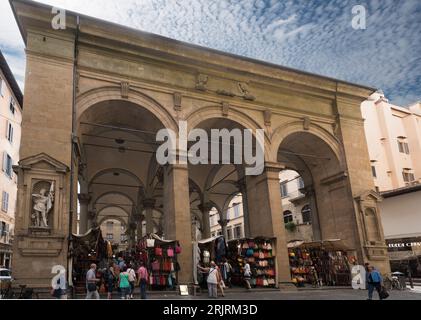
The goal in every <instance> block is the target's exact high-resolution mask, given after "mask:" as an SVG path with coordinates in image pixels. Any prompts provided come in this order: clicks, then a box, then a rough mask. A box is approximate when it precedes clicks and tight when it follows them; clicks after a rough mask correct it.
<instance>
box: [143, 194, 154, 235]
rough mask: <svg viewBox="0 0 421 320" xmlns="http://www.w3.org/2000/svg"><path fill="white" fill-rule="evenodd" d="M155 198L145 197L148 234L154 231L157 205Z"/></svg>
mask: <svg viewBox="0 0 421 320" xmlns="http://www.w3.org/2000/svg"><path fill="white" fill-rule="evenodd" d="M155 203H156V200H155V199H145V200H143V208H144V209H145V219H146V234H151V233H153V226H154V224H153V209H154V207H155Z"/></svg>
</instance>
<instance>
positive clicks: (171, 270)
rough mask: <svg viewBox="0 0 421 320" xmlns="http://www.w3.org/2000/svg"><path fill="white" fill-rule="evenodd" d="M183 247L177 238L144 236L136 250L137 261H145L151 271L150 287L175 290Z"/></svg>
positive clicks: (153, 235) (154, 235)
mask: <svg viewBox="0 0 421 320" xmlns="http://www.w3.org/2000/svg"><path fill="white" fill-rule="evenodd" d="M179 253H181V247H180V244H179V242H178V241H176V240H164V239H162V238H160V237H159V236H157V235H156V234H151V235H147V236H145V237H144V238H142V239H141V240H140V241H139V243H138V245H137V250H136V255H135V259H136V263H139V262H143V263H144V264H145V266H146V268H147V269H148V272H149V289H151V290H161V291H162V290H175V288H176V285H177V282H178V280H177V279H178V272H179V271H180V265H179V263H178V262H177V255H178V254H179Z"/></svg>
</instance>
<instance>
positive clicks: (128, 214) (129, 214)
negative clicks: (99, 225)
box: [96, 204, 131, 218]
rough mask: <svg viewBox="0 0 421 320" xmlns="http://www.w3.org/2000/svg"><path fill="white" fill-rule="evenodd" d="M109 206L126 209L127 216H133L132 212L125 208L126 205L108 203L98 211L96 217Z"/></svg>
mask: <svg viewBox="0 0 421 320" xmlns="http://www.w3.org/2000/svg"><path fill="white" fill-rule="evenodd" d="M108 208H118V209H120V210H122V211H124V212H125V213H126V214H127V218H130V216H131V212H128V211H127V210H126V209H124V207H122V206H119V205H116V204H107V205H105V206H104V207H102V208H101V209H99V210H98V212H97V213H96V218H98V217H99V216H100V215H101V212H102V211H104V210H106V209H108Z"/></svg>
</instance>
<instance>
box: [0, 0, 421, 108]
mask: <svg viewBox="0 0 421 320" xmlns="http://www.w3.org/2000/svg"><path fill="white" fill-rule="evenodd" d="M37 1H39V2H43V3H47V4H50V5H55V6H58V7H64V8H67V9H69V10H72V11H77V12H80V13H82V14H86V15H90V16H94V17H97V18H101V19H104V20H109V21H112V22H116V23H120V24H123V25H127V26H130V27H134V28H138V29H141V30H144V31H147V32H152V33H157V34H161V35H164V36H168V37H171V38H175V39H178V40H182V41H187V42H191V43H195V44H199V45H203V46H208V47H212V48H215V49H219V50H223V51H228V52H231V53H235V54H240V55H245V56H249V57H252V58H257V59H260V60H266V61H270V62H274V63H278V64H281V65H285V66H288V67H292V68H298V69H303V70H305V71H309V72H314V73H317V74H323V75H327V76H331V77H334V78H339V79H343V80H347V81H352V82H356V83H361V84H367V85H371V86H375V87H378V88H382V89H383V90H384V91H385V93H386V95H388V96H389V98H391V100H392V102H393V99H396V100H397V101H401V103H404V104H406V103H407V102H406V101H408V102H409V100H408V99H411V100H413V99H414V98H415V97H417V96H418V99H419V98H420V97H421V92H420V87H421V79H420V75H421V63H420V55H421V54H420V52H421V44H420V41H419V35H418V33H419V30H421V19H419V12H420V11H421V4H420V2H419V1H415V0H414V1H413V0H402V1H399V2H396V1H393V0H383V1H378V0H376V1H375V0H369V1H368V0H365V1H364V0H362V1H359V3H358V4H362V5H364V6H366V7H367V13H368V20H367V29H366V30H353V29H352V27H351V19H352V13H351V9H352V6H353V5H355V4H356V2H355V1H353V0H347V1H342V0H334V1H321V2H316V1H315V2H308V1H306V0H303V1H278V0H247V1H228V0H215V1H208V0H120V1H114V0H90V1H87V0H37ZM0 3H1V4H0V10H1V11H0V12H1V19H0V47H1V49H2V50H3V51H5V52H6V56H7V59H8V61H9V63H10V64H11V67H12V69H13V70H14V72H15V73H16V74H18V75H19V77H22V76H23V71H24V67H23V65H24V62H23V54H22V53H21V54H20V55H17V54H18V53H19V52H23V51H22V49H23V44H22V41H21V39H20V35H19V32H18V30H17V27H16V23H15V22H14V18H13V15H12V14H11V11H10V8H9V7H8V1H0ZM417 12H418V14H417Z"/></svg>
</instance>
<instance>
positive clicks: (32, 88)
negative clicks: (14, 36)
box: [11, 0, 389, 288]
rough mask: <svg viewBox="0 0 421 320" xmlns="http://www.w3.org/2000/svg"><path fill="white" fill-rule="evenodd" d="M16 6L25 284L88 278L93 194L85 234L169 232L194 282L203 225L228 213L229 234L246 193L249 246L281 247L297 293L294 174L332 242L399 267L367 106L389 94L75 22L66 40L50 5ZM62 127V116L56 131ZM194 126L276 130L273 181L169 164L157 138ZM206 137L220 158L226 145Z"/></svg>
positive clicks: (281, 276) (280, 263) (183, 279)
mask: <svg viewBox="0 0 421 320" xmlns="http://www.w3.org/2000/svg"><path fill="white" fill-rule="evenodd" d="M11 3H12V8H13V11H14V13H15V16H16V19H17V21H18V24H19V27H20V30H21V32H22V37H23V39H24V41H25V45H26V54H27V60H26V61H27V77H26V79H25V106H24V108H25V113H24V114H23V126H22V144H21V160H20V162H19V166H16V167H15V170H16V172H17V173H18V204H19V205H18V208H17V216H16V234H17V235H19V241H18V242H14V252H15V253H14V254H15V257H14V260H13V261H14V264H13V268H14V272H15V276H16V277H17V278H18V279H20V281H21V282H23V283H26V284H29V285H30V286H33V287H48V286H49V284H50V283H51V268H52V266H54V265H57V264H60V265H64V266H66V268H67V269H68V270H70V271H71V270H72V269H71V268H72V266H71V265H69V264H70V263H71V260H69V259H68V258H69V255H68V254H69V253H70V254H71V252H69V251H68V248H69V246H68V244H69V243H68V239H69V238H68V236H69V234H70V233H74V232H75V230H76V223H77V212H76V210H77V209H76V208H77V200H78V198H79V201H80V230H81V232H84V230H87V229H89V228H90V227H91V226H93V225H100V224H101V223H103V222H104V221H106V220H105V219H106V218H111V217H112V216H113V215H115V214H116V213H117V212H119V216H123V215H124V216H125V218H126V219H127V222H128V223H127V226H128V231H127V233H128V237H129V247H132V246H133V245H134V244H135V241H136V235H139V234H142V235H143V234H144V232H143V230H142V229H143V226H144V222H146V229H147V230H146V233H148V230H149V231H150V230H154V228H156V227H157V228H158V230H160V231H162V235H163V236H164V237H165V239H169V240H177V241H179V243H180V245H181V247H182V252H181V254H180V255H178V257H177V261H178V262H179V264H180V269H181V271H180V272H179V274H178V281H179V283H180V284H188V283H192V281H193V270H192V268H193V245H192V240H194V238H195V234H194V232H192V230H195V229H194V228H193V224H194V225H195V226H197V225H199V226H200V230H201V237H202V238H209V237H210V236H211V227H210V219H209V213H210V210H211V209H212V208H213V207H215V208H216V209H217V210H218V214H219V216H220V219H219V220H220V221H221V225H222V228H223V234H226V233H228V229H227V224H228V220H230V219H228V216H227V212H230V213H229V214H230V215H231V213H232V211H231V210H228V208H229V207H230V205H232V204H231V203H232V200H233V199H232V196H233V195H234V194H239V193H241V195H242V199H243V200H242V205H243V215H244V236H245V237H258V236H264V237H270V238H275V239H276V241H275V243H274V246H275V249H276V259H275V260H276V269H277V273H276V280H277V285H278V287H280V288H283V287H284V286H290V285H292V284H291V277H290V268H289V260H288V252H287V238H286V234H285V227H284V221H283V217H282V214H281V213H282V212H283V208H282V201H281V197H280V196H279V193H280V188H279V173H280V172H281V171H282V170H285V169H290V170H294V171H296V172H300V176H301V177H302V179H303V181H304V186H305V187H306V188H307V189H306V191H305V192H306V194H307V195H308V197H309V198H310V199H311V203H313V207H312V208H314V207H315V206H317V214H316V212H315V211H314V210H312V212H314V214H312V216H317V217H318V219H317V223H318V225H317V228H316V229H317V230H318V231H319V235H320V238H323V239H332V238H341V239H344V242H345V243H346V244H347V246H348V248H350V254H352V255H353V256H355V257H357V259H358V261H359V262H360V263H364V262H371V261H376V265H377V266H378V267H379V268H380V269H381V270H382V271H388V270H389V261H388V257H387V247H386V244H385V241H384V236H383V231H382V229H381V215H380V211H379V208H378V201H379V197H378V194H377V193H376V192H375V191H374V183H373V179H372V178H371V168H370V161H369V160H370V159H369V155H368V149H367V145H366V143H365V135H364V121H363V119H362V116H361V109H360V105H361V103H362V102H363V101H364V100H365V99H367V97H368V96H370V95H371V94H372V93H373V92H374V91H375V89H374V88H370V87H366V86H361V85H357V84H352V83H348V82H344V81H340V80H337V79H332V78H328V77H322V76H319V75H314V74H310V73H305V72H302V71H298V70H292V69H289V68H285V67H282V66H278V65H274V64H270V63H266V62H262V61H257V60H253V59H249V58H245V57H240V56H236V55H232V54H228V53H224V52H220V51H216V50H211V49H208V48H203V47H198V46H195V45H191V44H187V43H182V42H179V41H175V40H172V39H168V38H165V37H161V36H157V35H153V34H148V33H144V32H141V31H138V30H133V29H129V28H126V27H123V26H118V25H115V24H110V23H109V22H106V21H101V20H98V19H94V18H91V17H87V16H83V15H79V14H77V13H72V12H67V15H66V29H62V30H54V29H52V28H51V18H52V17H51V16H52V14H51V11H52V10H51V9H52V8H51V7H50V6H46V5H42V4H39V3H37V2H33V1H26V0H11ZM39 79H43V81H39ZM46 117H48V118H49V119H54V121H52V123H51V124H50V125H48V126H46V125H45V118H46ZM180 120H183V121H185V122H186V123H187V125H188V128H189V129H193V128H198V129H203V131H204V132H206V134H208V133H209V132H210V131H211V129H220V130H221V129H227V130H233V129H239V130H241V131H243V130H244V129H251V131H252V132H253V133H255V132H256V131H257V129H262V130H263V131H264V136H263V141H264V146H265V148H264V151H263V152H262V153H261V155H262V156H263V158H264V163H262V165H261V166H260V168H261V169H262V172H261V174H259V175H247V174H246V173H247V168H248V166H247V165H246V163H244V161H243V163H241V164H238V163H231V162H230V163H217V164H209V163H203V162H202V163H199V164H195V163H191V162H188V163H183V161H177V162H176V163H169V164H165V165H162V164H160V163H158V161H157V159H156V153H157V150H158V148H159V145H160V143H157V133H158V132H159V131H160V129H163V128H166V129H171V130H172V131H173V132H175V133H177V132H179V130H180V129H181V127H182V125H181V124H180V122H179V121H180ZM203 131H201V132H203ZM176 136H177V135H176ZM176 140H177V141H176V142H177V143H176V146H171V148H170V150H168V154H169V155H175V156H177V158H178V160H183V156H185V154H186V153H185V150H184V148H183V147H182V145H183V142H184V141H183V139H182V135H178V137H176ZM254 140H256V137H254ZM204 141H205V142H207V143H206V145H207V146H208V147H209V149H208V150H210V149H211V147H212V146H211V141H210V140H207V141H206V140H204ZM355 141H358V143H355ZM192 144H193V143H192V142H189V143H188V147H189V148H190V147H191V146H192ZM262 144H263V142H262ZM255 145H256V143H255ZM256 149H257V150H260V148H256ZM207 154H208V152H206V155H207ZM228 159H229V158H228ZM77 183H80V193H79V195H77V193H78V192H77ZM33 194H37V195H38V196H39V199H41V200H39V201H45V202H46V204H47V206H46V207H45V208H42V210H40V211H39V212H40V213H41V214H42V217H43V218H44V217H45V218H47V219H42V220H41V221H38V220H37V219H36V218H37V217H39V216H40V215H39V214H38V215H37V214H35V219H34V218H32V216H34V212H33V211H32V208H33V203H32V201H33V199H32V195H33ZM47 194H48V197H47V196H46V195H47ZM316 200H317V201H316ZM37 204H38V202H37ZM104 216H106V217H104ZM234 218H235V212H234ZM45 220H47V221H45ZM231 220H234V219H231ZM45 222H47V223H45ZM313 224H314V223H313ZM237 230H238V229H237ZM234 233H235V232H234ZM234 235H235V234H233V236H234ZM28 266H29V267H28ZM69 280H70V284H71V276H69Z"/></svg>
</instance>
